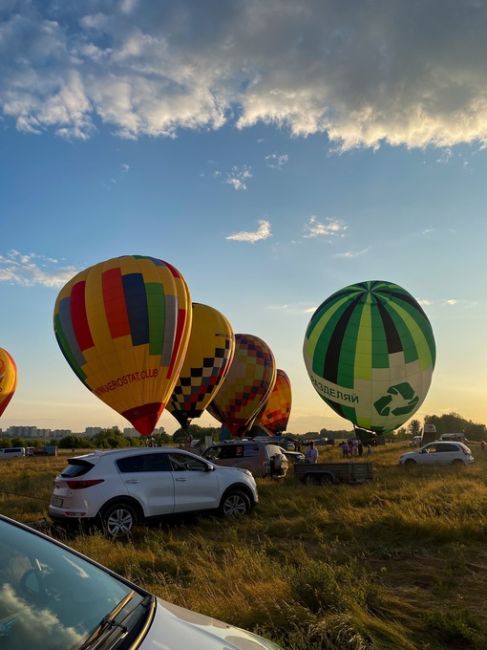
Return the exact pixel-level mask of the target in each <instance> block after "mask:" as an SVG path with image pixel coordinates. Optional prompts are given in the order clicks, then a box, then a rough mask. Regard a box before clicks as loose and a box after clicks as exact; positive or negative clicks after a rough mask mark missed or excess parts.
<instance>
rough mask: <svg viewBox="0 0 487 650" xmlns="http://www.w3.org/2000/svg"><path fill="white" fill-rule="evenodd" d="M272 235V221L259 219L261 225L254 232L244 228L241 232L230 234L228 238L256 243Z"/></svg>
mask: <svg viewBox="0 0 487 650" xmlns="http://www.w3.org/2000/svg"><path fill="white" fill-rule="evenodd" d="M271 236H272V233H271V224H270V222H269V221H266V220H265V219H261V220H260V221H259V227H258V228H257V230H255V231H254V232H248V231H245V230H242V231H241V232H236V233H235V234H233V235H228V237H226V239H232V240H233V241H245V242H250V243H251V244H255V242H256V241H260V240H261V239H268V238H269V237H271Z"/></svg>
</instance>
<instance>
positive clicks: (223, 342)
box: [167, 302, 235, 427]
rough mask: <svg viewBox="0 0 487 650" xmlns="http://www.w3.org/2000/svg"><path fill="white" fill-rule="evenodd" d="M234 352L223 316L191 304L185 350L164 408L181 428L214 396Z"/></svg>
mask: <svg viewBox="0 0 487 650" xmlns="http://www.w3.org/2000/svg"><path fill="white" fill-rule="evenodd" d="M234 350H235V337H234V335H233V329H232V326H231V325H230V323H229V322H228V320H227V319H226V318H225V316H224V315H223V314H221V313H220V312H219V311H217V310H216V309H214V308H213V307H209V306H208V305H202V304H200V303H197V302H194V303H193V322H192V325H191V335H190V337H189V343H188V350H187V352H186V356H185V358H184V363H183V367H182V368H181V372H180V375H179V379H178V382H177V384H176V386H175V388H174V391H173V393H172V396H171V399H170V401H169V403H168V405H167V410H168V411H170V412H171V413H172V414H173V415H174V417H175V418H176V420H177V421H178V422H179V424H180V425H181V426H182V427H187V426H188V424H189V422H190V420H192V419H193V418H197V417H199V416H200V415H201V414H202V413H203V411H204V410H205V409H206V407H207V406H208V404H209V403H210V402H211V400H212V399H213V398H214V397H215V395H216V394H217V392H218V390H219V388H220V386H221V385H222V382H223V380H224V378H225V376H226V374H227V372H228V370H229V368H230V363H231V361H232V359H233V353H234Z"/></svg>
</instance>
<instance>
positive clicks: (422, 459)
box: [416, 444, 438, 465]
mask: <svg viewBox="0 0 487 650" xmlns="http://www.w3.org/2000/svg"><path fill="white" fill-rule="evenodd" d="M416 460H417V461H418V463H419V464H420V465H434V464H435V463H436V462H437V460H438V457H437V454H436V445H434V444H429V445H426V447H423V448H422V449H420V450H419V451H418V452H417V457H416Z"/></svg>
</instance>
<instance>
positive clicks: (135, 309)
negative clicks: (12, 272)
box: [54, 255, 191, 435]
mask: <svg viewBox="0 0 487 650" xmlns="http://www.w3.org/2000/svg"><path fill="white" fill-rule="evenodd" d="M54 331H55V334H56V338H57V341H58V343H59V346H60V348H61V350H62V352H63V354H64V356H65V357H66V360H67V361H68V363H69V365H70V366H71V368H72V369H73V370H74V372H75V373H76V375H77V376H78V377H79V379H80V380H81V381H82V382H83V383H84V384H85V386H86V387H87V388H88V389H89V390H91V391H92V392H93V393H94V394H95V395H96V396H97V397H99V398H100V399H101V400H102V401H103V402H105V403H106V404H108V405H109V406H111V407H112V408H113V409H114V410H115V411H117V413H120V414H121V415H123V416H124V417H125V418H127V420H129V421H130V422H131V423H132V424H133V426H134V427H135V428H136V429H137V431H139V433H141V434H142V435H150V434H151V433H152V431H153V430H154V427H155V426H156V424H157V420H158V419H159V416H160V414H161V413H162V411H163V409H164V407H165V405H166V403H167V401H168V399H169V397H170V395H171V393H172V391H173V388H174V386H175V384H176V382H177V380H178V376H179V372H180V370H181V366H182V363H183V360H184V355H185V353H186V348H187V346H188V340H189V333H190V331H191V298H190V294H189V289H188V287H187V285H186V282H185V281H184V278H183V277H182V275H181V274H180V273H179V271H178V270H177V269H175V268H174V267H173V266H172V265H171V264H169V263H168V262H164V261H162V260H159V259H156V258H153V257H144V256H142V255H126V256H123V257H117V258H114V259H110V260H107V261H105V262H100V263H99V264H95V266H91V267H90V268H88V269H86V270H84V271H82V272H81V273H79V274H78V275H76V276H75V277H74V278H73V279H72V280H70V281H69V282H68V283H67V284H66V285H65V286H64V287H63V289H61V291H60V293H59V295H58V297H57V300H56V306H55V309H54Z"/></svg>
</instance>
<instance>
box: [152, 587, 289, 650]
mask: <svg viewBox="0 0 487 650" xmlns="http://www.w3.org/2000/svg"><path fill="white" fill-rule="evenodd" d="M188 648H198V650H282V649H281V648H280V647H279V646H278V645H276V644H275V643H273V642H272V641H268V640H267V639H264V638H262V637H260V636H257V635H255V634H252V633H251V632H246V631H245V630H241V629H240V628H238V627H233V626H232V625H228V624H227V623H223V622H222V621H219V620H217V619H215V618H210V617H209V616H204V615H203V614H198V613H196V612H192V611H190V610H189V609H184V607H178V606H177V605H173V604H172V603H169V602H167V601H165V600H161V599H160V598H158V599H157V608H156V613H155V616H154V620H153V622H152V625H151V626H150V629H149V631H148V633H147V635H146V636H145V638H144V639H143V641H142V644H141V645H140V649H141V650H188Z"/></svg>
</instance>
